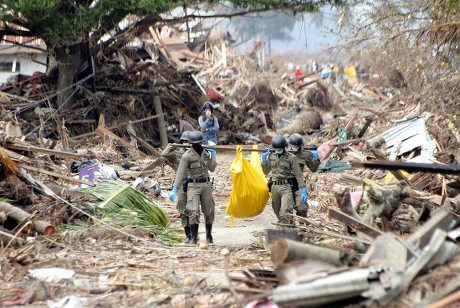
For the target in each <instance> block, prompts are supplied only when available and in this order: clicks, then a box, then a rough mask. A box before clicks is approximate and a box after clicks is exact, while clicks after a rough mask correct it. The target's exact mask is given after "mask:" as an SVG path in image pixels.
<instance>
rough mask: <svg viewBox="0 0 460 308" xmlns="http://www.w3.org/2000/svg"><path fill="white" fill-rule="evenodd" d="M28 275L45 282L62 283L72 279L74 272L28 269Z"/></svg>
mask: <svg viewBox="0 0 460 308" xmlns="http://www.w3.org/2000/svg"><path fill="white" fill-rule="evenodd" d="M29 275H30V276H31V277H33V278H35V279H38V280H42V281H45V282H56V283H58V282H62V281H64V280H65V281H67V280H70V279H72V278H73V276H74V275H75V271H73V270H68V269H64V268H58V267H50V268H37V269H30V270H29Z"/></svg>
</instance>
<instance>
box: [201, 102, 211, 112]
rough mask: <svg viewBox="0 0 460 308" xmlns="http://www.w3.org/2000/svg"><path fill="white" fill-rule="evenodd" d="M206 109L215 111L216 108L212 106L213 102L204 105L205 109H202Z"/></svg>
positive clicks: (203, 108) (202, 108)
mask: <svg viewBox="0 0 460 308" xmlns="http://www.w3.org/2000/svg"><path fill="white" fill-rule="evenodd" d="M206 108H211V110H214V106H213V105H212V103H211V102H206V103H204V104H203V107H201V110H205V109H206Z"/></svg>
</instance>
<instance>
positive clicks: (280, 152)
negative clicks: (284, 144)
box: [275, 149, 284, 154]
mask: <svg viewBox="0 0 460 308" xmlns="http://www.w3.org/2000/svg"><path fill="white" fill-rule="evenodd" d="M275 152H276V154H283V152H284V149H282V150H275Z"/></svg>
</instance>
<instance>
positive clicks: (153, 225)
mask: <svg viewBox="0 0 460 308" xmlns="http://www.w3.org/2000/svg"><path fill="white" fill-rule="evenodd" d="M78 191H80V192H82V193H85V194H90V195H93V196H94V197H96V198H97V199H99V200H100V201H102V202H100V203H99V204H96V208H97V209H98V210H99V211H100V212H101V213H102V215H103V217H104V220H106V221H110V222H111V223H113V224H116V225H118V226H140V227H144V228H146V229H149V230H151V231H152V232H154V233H155V234H157V235H159V236H160V238H161V235H162V234H163V235H165V236H166V238H168V239H170V235H171V234H169V233H170V231H171V230H167V228H168V226H169V219H168V217H167V216H166V214H165V212H164V211H163V210H162V209H161V208H160V207H159V206H158V205H157V204H156V203H154V202H152V201H151V200H149V199H147V198H146V197H145V196H144V195H143V194H141V193H140V192H138V191H137V190H135V189H134V188H132V187H131V186H129V185H128V184H125V183H123V182H119V181H104V182H102V183H100V184H99V185H98V186H95V187H89V188H80V189H78ZM168 234H169V235H168Z"/></svg>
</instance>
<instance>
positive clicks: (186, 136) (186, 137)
mask: <svg viewBox="0 0 460 308" xmlns="http://www.w3.org/2000/svg"><path fill="white" fill-rule="evenodd" d="M190 133H191V131H189V130H186V131H185V132H183V133H182V135H181V136H180V141H182V140H183V141H189V137H190Z"/></svg>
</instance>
